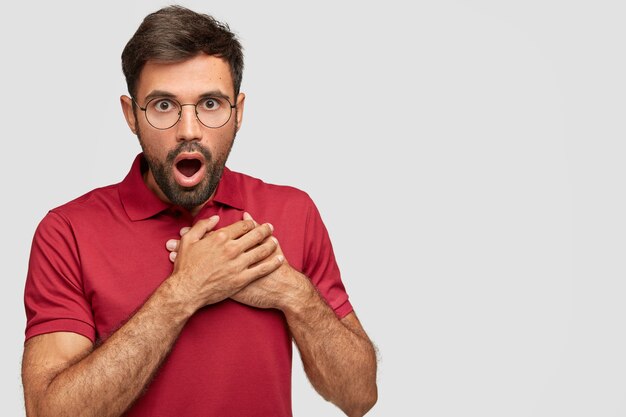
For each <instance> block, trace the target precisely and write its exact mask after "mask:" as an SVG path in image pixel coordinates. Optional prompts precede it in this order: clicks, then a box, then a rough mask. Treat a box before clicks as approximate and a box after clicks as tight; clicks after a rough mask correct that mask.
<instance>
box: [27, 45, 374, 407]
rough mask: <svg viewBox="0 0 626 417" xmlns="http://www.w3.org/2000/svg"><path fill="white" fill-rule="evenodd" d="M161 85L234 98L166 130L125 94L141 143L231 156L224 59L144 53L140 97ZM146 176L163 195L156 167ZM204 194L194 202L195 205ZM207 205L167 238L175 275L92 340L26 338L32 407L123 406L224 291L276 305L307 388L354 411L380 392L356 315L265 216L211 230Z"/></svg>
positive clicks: (185, 98) (154, 149)
mask: <svg viewBox="0 0 626 417" xmlns="http://www.w3.org/2000/svg"><path fill="white" fill-rule="evenodd" d="M154 90H164V91H168V92H171V93H172V94H174V95H175V96H176V97H177V99H179V100H180V101H181V102H182V103H195V102H196V101H197V100H198V98H199V96H200V95H202V94H203V93H205V92H206V91H214V90H217V91H220V92H222V93H224V94H225V95H227V96H229V97H230V98H231V99H232V100H231V102H236V103H237V112H236V114H235V117H231V120H229V122H228V123H227V124H226V125H225V126H223V127H221V128H219V129H209V128H206V127H204V126H203V125H201V124H200V123H199V122H198V121H197V119H196V118H195V114H194V113H193V109H192V108H191V107H190V106H186V107H185V108H184V110H183V115H182V118H181V120H180V121H179V123H178V124H177V125H176V126H174V127H173V128H171V129H168V130H156V129H153V128H151V127H150V126H149V125H148V123H147V122H146V120H145V118H144V117H143V116H142V115H141V114H140V113H137V115H136V114H135V113H134V112H133V108H132V103H131V100H130V98H129V97H126V96H122V97H121V104H122V109H123V111H124V115H125V117H126V120H127V122H128V125H129V127H130V129H131V131H133V133H135V134H137V133H138V132H140V133H141V136H142V141H141V144H142V148H143V150H144V152H145V153H147V154H149V155H150V156H151V157H152V158H155V159H157V160H161V161H163V160H165V157H166V155H167V153H168V152H169V151H170V150H171V149H173V148H174V147H176V146H177V144H179V143H180V142H181V141H195V142H197V143H198V144H200V145H201V146H204V147H206V148H207V149H209V150H210V151H211V153H212V154H213V155H226V156H227V155H228V151H229V150H230V147H231V146H232V141H233V140H234V135H235V133H236V131H237V130H238V128H239V127H240V126H241V121H242V115H243V105H244V100H245V96H244V95H243V94H239V95H238V96H237V97H236V100H234V99H235V98H234V97H232V95H233V93H232V92H233V91H234V88H233V83H232V79H231V76H230V71H229V67H228V64H227V63H226V62H225V61H223V60H222V59H219V58H216V57H212V56H207V55H203V54H200V55H198V56H196V57H194V58H191V59H189V60H186V61H183V62H178V63H169V64H166V63H153V62H149V63H147V64H146V66H145V67H144V69H143V70H142V73H141V77H140V80H139V84H138V92H137V97H138V99H139V100H141V99H142V98H145V96H147V95H148V94H150V92H151V91H154ZM144 181H145V183H146V184H147V186H148V187H149V188H150V189H151V190H152V191H153V192H155V194H156V195H157V196H159V198H161V199H162V200H163V201H166V202H168V201H169V200H168V198H167V196H166V195H165V194H164V193H163V192H162V191H161V190H160V189H159V186H158V185H157V183H156V181H155V180H154V177H153V176H152V173H151V172H150V171H148V172H146V174H145V175H144ZM205 203H206V202H204V203H202V204H200V205H198V206H197V207H193V208H192V209H191V212H192V214H196V213H198V211H199V210H200V209H201V207H202V206H203V205H204V204H205ZM218 220H219V219H217V218H216V217H215V216H214V217H211V218H209V219H203V220H200V221H198V222H197V223H196V224H195V225H194V226H193V227H192V228H187V229H185V230H184V231H183V233H182V237H181V239H180V240H174V241H168V242H167V244H166V246H167V247H168V248H169V249H170V250H171V251H172V252H173V254H171V259H174V260H175V262H174V268H173V272H172V274H171V275H170V276H169V277H168V278H167V279H166V280H165V281H164V282H163V283H162V285H161V286H159V288H157V290H156V291H155V292H154V293H153V294H152V296H151V297H150V298H149V299H148V300H147V301H146V303H145V304H144V305H143V306H142V307H141V308H140V309H139V310H138V311H137V312H136V313H135V314H134V315H133V316H132V317H131V318H129V320H128V321H127V322H126V323H125V324H124V325H123V326H122V327H121V328H120V329H119V330H117V331H116V332H115V333H114V334H113V335H112V336H111V337H110V338H108V339H107V340H106V341H105V342H104V343H103V344H101V345H100V346H97V347H96V346H94V345H93V344H92V342H91V341H90V340H89V339H87V338H85V337H83V336H81V335H78V334H75V333H67V332H57V333H50V334H44V335H40V336H36V337H33V338H31V339H29V340H28V341H27V342H26V344H25V347H24V357H23V362H22V380H23V385H24V395H25V400H26V411H27V415H28V416H29V417H47V416H55V417H62V416H101V417H105V416H120V415H122V414H123V413H124V411H125V410H127V409H128V408H129V407H130V406H131V405H132V404H133V402H134V401H135V400H136V399H137V398H138V397H139V396H140V395H141V393H142V391H143V390H144V388H145V387H146V386H147V384H148V383H149V382H150V380H151V378H152V377H153V376H154V375H155V373H156V372H157V371H158V368H159V366H160V365H161V364H162V362H163V360H165V358H166V357H167V355H168V354H169V352H170V350H171V348H172V346H173V345H174V343H175V342H176V339H177V337H178V335H179V334H180V332H181V330H182V329H183V327H184V326H185V323H186V322H187V320H188V319H189V318H190V317H191V316H192V315H193V314H194V313H195V312H196V311H197V310H198V309H200V308H201V307H203V306H205V305H208V304H212V303H216V302H219V301H222V300H224V299H226V298H228V297H232V298H233V299H235V300H237V301H239V302H242V303H245V304H248V305H250V306H255V307H259V308H277V309H280V310H281V311H282V312H283V313H284V314H285V317H286V319H287V323H288V325H289V329H290V331H291V333H292V335H293V337H294V340H295V342H296V344H297V346H298V348H299V350H300V352H301V355H302V358H303V362H304V368H305V370H306V373H307V375H308V377H309V379H310V380H311V382H312V384H313V386H314V387H315V389H316V390H317V391H318V392H319V393H320V394H321V395H322V396H323V397H324V398H326V399H327V400H329V401H332V402H333V403H335V404H336V405H337V406H339V407H340V408H341V409H342V410H343V411H344V412H345V413H346V414H347V415H349V416H362V415H363V414H365V413H366V412H367V411H368V410H369V409H370V408H371V407H372V406H373V405H374V403H375V402H376V398H377V391H376V356H375V352H374V348H373V346H372V344H371V342H370V341H369V339H368V337H367V335H366V334H365V331H364V330H363V328H362V327H361V325H360V323H359V321H358V319H357V318H356V315H355V314H354V313H350V314H349V315H347V316H346V317H345V318H343V319H341V320H339V319H337V317H336V316H335V314H334V313H333V311H332V310H331V309H330V308H329V307H328V306H327V305H326V303H325V302H324V301H323V300H322V299H321V298H320V296H319V295H318V293H317V291H316V289H315V288H314V287H313V285H312V284H311V283H310V281H309V279H308V278H306V277H305V276H304V275H302V274H301V273H299V272H298V271H296V270H295V269H293V268H292V267H291V266H289V263H288V262H287V261H286V259H285V258H284V255H283V253H282V251H281V249H280V245H279V243H278V241H277V240H276V238H274V237H273V236H272V233H273V227H272V225H270V224H262V225H259V224H257V223H256V222H255V221H254V220H253V219H252V218H251V217H250V216H249V215H246V216H245V218H244V219H243V220H241V221H239V222H236V223H233V224H231V225H229V226H226V227H224V228H221V229H218V230H214V227H215V225H216V224H217V222H218Z"/></svg>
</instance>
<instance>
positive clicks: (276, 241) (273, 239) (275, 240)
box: [272, 236, 278, 245]
mask: <svg viewBox="0 0 626 417" xmlns="http://www.w3.org/2000/svg"><path fill="white" fill-rule="evenodd" d="M272 241H273V242H274V243H276V244H277V245H278V239H276V238H275V237H274V236H272Z"/></svg>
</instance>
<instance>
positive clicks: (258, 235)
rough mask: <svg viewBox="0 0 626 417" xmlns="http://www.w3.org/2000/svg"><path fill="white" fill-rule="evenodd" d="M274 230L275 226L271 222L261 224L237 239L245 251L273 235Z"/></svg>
mask: <svg viewBox="0 0 626 417" xmlns="http://www.w3.org/2000/svg"><path fill="white" fill-rule="evenodd" d="M273 231H274V226H272V225H271V224H270V223H265V224H261V225H259V226H256V227H255V228H254V229H253V230H251V231H250V232H248V233H246V234H245V235H243V236H241V237H240V238H239V239H237V243H238V244H239V247H240V249H241V251H242V252H245V251H247V250H249V249H251V248H253V247H255V246H257V245H258V244H260V243H262V242H263V241H265V240H266V239H267V238H268V237H270V236H271V235H272V232H273Z"/></svg>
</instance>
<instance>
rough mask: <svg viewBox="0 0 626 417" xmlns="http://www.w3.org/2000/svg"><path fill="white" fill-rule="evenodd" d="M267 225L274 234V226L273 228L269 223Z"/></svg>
mask: <svg viewBox="0 0 626 417" xmlns="http://www.w3.org/2000/svg"><path fill="white" fill-rule="evenodd" d="M267 225H268V226H269V227H270V230H271V231H272V232H273V231H274V226H272V223H268V224H267Z"/></svg>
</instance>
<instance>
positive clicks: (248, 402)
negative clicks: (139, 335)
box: [24, 154, 352, 417]
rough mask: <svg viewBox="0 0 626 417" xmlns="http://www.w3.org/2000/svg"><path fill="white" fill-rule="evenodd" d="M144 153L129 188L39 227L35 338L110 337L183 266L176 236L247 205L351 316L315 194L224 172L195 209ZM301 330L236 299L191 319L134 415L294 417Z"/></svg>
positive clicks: (62, 211) (32, 280) (33, 267)
mask: <svg viewBox="0 0 626 417" xmlns="http://www.w3.org/2000/svg"><path fill="white" fill-rule="evenodd" d="M143 165H144V162H143V159H142V156H141V154H140V155H138V156H137V158H136V159H135V161H134V163H133V166H132V168H131V170H130V172H129V173H128V175H127V176H126V178H125V179H124V180H123V181H122V182H121V183H119V184H115V185H111V186H108V187H104V188H99V189H96V190H93V191H91V192H90V193H87V194H85V195H84V196H82V197H79V198H78V199H76V200H73V201H71V202H69V203H67V204H65V205H63V206H61V207H58V208H56V209H53V210H51V211H50V212H49V213H48V214H47V215H46V217H44V219H43V220H42V221H41V223H40V224H39V226H38V228H37V231H36V232H35V236H34V240H33V245H32V249H31V255H30V263H29V269H28V277H27V280H26V288H25V296H24V299H25V306H26V315H27V325H26V339H28V338H31V337H33V336H37V335H40V334H44V333H51V332H60V331H65V332H68V331H69V332H75V333H78V334H81V335H83V336H85V337H88V338H89V339H91V340H92V341H94V342H95V341H96V340H101V341H105V340H106V339H107V338H108V337H109V336H110V335H111V334H112V333H113V332H115V330H116V329H117V328H119V327H120V325H121V324H122V323H123V322H125V321H126V320H127V319H128V318H129V317H131V316H132V314H133V313H134V312H135V311H136V310H137V309H139V308H140V307H141V306H142V305H143V303H144V302H145V301H146V299H147V298H148V297H149V296H150V295H151V294H152V293H153V292H154V290H155V289H156V288H157V287H158V286H159V285H160V284H161V283H162V282H163V280H165V279H166V278H167V277H168V276H169V275H170V274H171V272H172V263H171V262H170V261H169V258H168V255H169V253H168V251H167V249H166V248H165V242H166V241H167V240H168V239H172V238H178V236H179V234H178V233H179V230H180V229H181V228H182V227H184V226H190V225H192V224H194V223H195V222H196V221H197V220H199V219H202V218H207V217H210V216H212V215H214V214H219V216H220V223H219V224H218V225H217V227H218V228H219V227H223V226H226V225H229V224H231V223H233V222H235V221H238V220H241V219H242V215H243V211H248V212H249V213H250V214H251V215H252V216H253V217H254V219H255V220H256V221H258V222H260V223H264V222H270V223H272V224H273V225H274V234H275V236H276V237H277V238H278V240H279V241H280V244H281V248H282V250H283V252H284V254H285V257H286V258H287V260H288V261H289V263H290V265H292V266H293V267H294V268H295V269H297V270H299V271H301V272H302V273H304V274H305V275H306V276H307V277H309V279H310V280H311V281H312V282H313V283H314V284H315V286H316V287H317V288H318V289H319V291H320V293H321V295H322V296H323V297H324V299H325V300H326V302H327V303H328V304H329V305H330V307H331V308H332V309H333V310H334V311H335V314H336V315H337V316H338V317H340V318H342V317H344V316H345V315H346V314H348V313H349V312H351V311H352V306H351V305H350V302H349V301H348V295H347V294H346V292H345V289H344V286H343V284H342V282H341V277H340V274H339V269H338V267H337V264H336V262H335V257H334V254H333V250H332V246H331V243H330V239H329V237H328V233H327V231H326V228H325V227H324V224H323V223H322V220H321V218H320V215H319V212H318V211H317V209H316V207H315V205H314V204H313V202H312V201H311V199H310V198H309V196H308V195H307V194H306V193H304V192H302V191H299V190H297V189H295V188H292V187H285V186H277V185H270V184H266V183H264V182H262V181H260V180H258V179H255V178H252V177H249V176H246V175H243V174H239V173H235V172H232V171H230V170H228V169H225V170H224V174H223V176H222V179H221V181H220V183H219V186H218V188H217V191H216V193H215V197H214V198H213V199H212V200H211V201H210V202H208V203H207V204H206V205H205V206H204V207H203V208H202V210H201V211H200V213H198V215H197V216H196V217H192V216H191V215H190V214H189V213H188V212H187V211H185V210H184V209H182V208H180V207H176V206H171V205H168V204H166V203H164V202H162V201H161V200H159V199H158V197H157V196H156V195H155V194H154V193H153V192H152V191H150V190H149V189H148V188H147V187H146V185H145V184H144V182H143V180H142V175H141V170H142V169H145V167H144V166H143ZM291 347H292V344H291V337H290V334H289V329H288V327H287V324H286V321H285V318H284V315H283V314H282V313H281V312H279V311H278V310H271V309H269V310H262V309H257V308H252V307H248V306H246V305H243V304H240V303H237V302H235V301H232V300H230V299H228V300H225V301H222V302H220V303H217V304H214V305H211V306H207V307H204V308H203V309H201V310H199V311H198V312H197V313H196V314H195V315H194V316H192V317H191V319H190V320H189V321H188V322H187V324H186V326H185V328H184V329H183V331H182V333H181V335H180V337H179V338H178V340H177V341H176V343H175V345H174V347H173V349H172V351H171V353H170V355H169V357H168V358H167V359H166V361H165V362H164V364H163V365H162V367H161V368H160V370H159V372H158V374H157V376H156V377H155V379H154V380H153V381H152V382H151V384H150V385H149V387H148V389H147V391H146V393H145V394H144V395H143V396H142V397H141V398H140V399H139V400H138V401H137V402H136V403H135V405H134V406H133V407H132V408H131V410H130V411H129V412H128V413H127V415H128V416H153V417H154V416H167V417H171V416H185V417H193V416H220V417H224V416H237V417H241V416H248V417H249V416H291V360H292V357H291V354H292V351H291Z"/></svg>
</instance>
